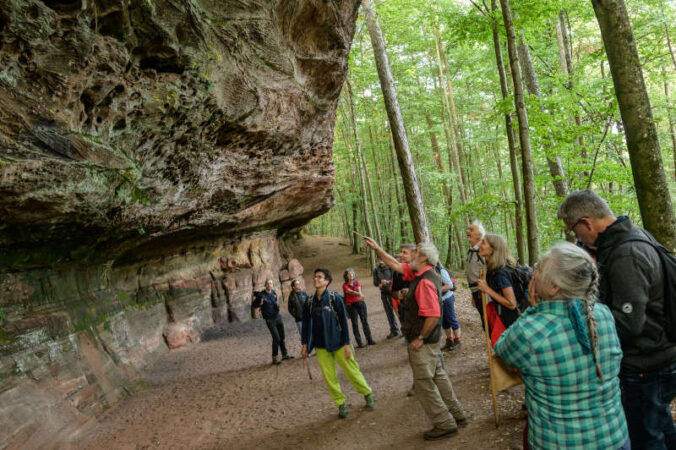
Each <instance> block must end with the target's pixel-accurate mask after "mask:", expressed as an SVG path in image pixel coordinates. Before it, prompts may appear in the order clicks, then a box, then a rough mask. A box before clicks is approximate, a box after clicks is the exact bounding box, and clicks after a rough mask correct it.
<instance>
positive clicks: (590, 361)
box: [495, 242, 631, 450]
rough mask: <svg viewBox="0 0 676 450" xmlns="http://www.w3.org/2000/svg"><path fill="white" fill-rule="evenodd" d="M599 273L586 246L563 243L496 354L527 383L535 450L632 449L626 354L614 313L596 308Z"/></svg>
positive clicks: (547, 258) (547, 259)
mask: <svg viewBox="0 0 676 450" xmlns="http://www.w3.org/2000/svg"><path fill="white" fill-rule="evenodd" d="M597 284H598V272H597V270H596V265H595V264H594V261H593V260H592V259H591V257H590V256H589V255H588V254H587V253H586V252H585V251H584V250H582V249H580V248H578V247H576V246H574V245H573V244H570V243H568V242H562V243H559V244H556V245H555V246H554V247H552V248H551V249H550V250H549V251H548V252H547V253H546V254H545V255H544V256H543V257H542V258H541V259H540V261H539V262H538V264H537V265H536V266H535V270H534V271H533V279H532V281H531V285H530V295H529V299H528V301H529V302H530V304H531V306H532V307H531V308H528V309H527V310H526V311H525V312H524V314H522V315H521V317H519V319H518V320H517V321H516V322H514V324H513V325H512V326H511V327H509V328H508V329H507V331H505V332H504V333H503V334H502V336H501V337H500V340H499V341H498V342H497V344H496V345H495V353H496V354H497V355H498V356H499V357H500V358H502V360H503V361H504V362H505V363H507V364H508V365H509V366H511V367H514V368H516V369H518V370H519V372H520V373H521V376H522V377H523V380H524V384H525V385H526V406H527V407H528V424H527V430H528V432H527V435H528V443H527V444H528V446H529V447H530V448H531V449H551V448H568V449H572V448H575V449H622V450H626V449H629V448H631V447H630V443H629V435H628V433H627V423H626V419H625V416H624V411H623V409H622V402H621V394H620V385H619V379H618V378H617V375H618V373H619V371H620V361H621V360H622V350H621V349H620V342H619V340H618V338H617V332H616V330H615V321H614V320H613V316H612V314H611V312H610V310H609V309H608V307H606V306H605V305H603V304H601V303H596V293H597Z"/></svg>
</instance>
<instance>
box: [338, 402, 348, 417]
mask: <svg viewBox="0 0 676 450" xmlns="http://www.w3.org/2000/svg"><path fill="white" fill-rule="evenodd" d="M338 417H340V418H341V419H345V418H346V417H347V403H343V404H342V405H339V406H338Z"/></svg>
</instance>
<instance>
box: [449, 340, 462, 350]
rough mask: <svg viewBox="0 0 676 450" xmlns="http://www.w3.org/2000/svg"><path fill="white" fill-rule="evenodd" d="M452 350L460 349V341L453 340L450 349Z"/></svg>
mask: <svg viewBox="0 0 676 450" xmlns="http://www.w3.org/2000/svg"><path fill="white" fill-rule="evenodd" d="M454 350H462V342H459V341H455V345H454V346H453V348H452V349H451V351H454Z"/></svg>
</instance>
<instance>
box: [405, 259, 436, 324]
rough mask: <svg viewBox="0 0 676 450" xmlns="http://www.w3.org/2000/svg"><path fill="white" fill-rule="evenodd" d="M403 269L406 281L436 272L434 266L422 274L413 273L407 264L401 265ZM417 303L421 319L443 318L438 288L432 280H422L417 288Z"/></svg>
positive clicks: (421, 272) (427, 268)
mask: <svg viewBox="0 0 676 450" xmlns="http://www.w3.org/2000/svg"><path fill="white" fill-rule="evenodd" d="M401 267H402V268H403V269H404V276H403V279H404V281H413V280H415V279H416V278H418V277H419V276H421V275H422V274H424V273H425V272H427V271H428V270H434V268H433V267H432V266H427V267H425V268H424V269H423V270H421V271H420V272H413V270H412V269H411V266H410V265H408V264H406V263H401ZM415 301H416V302H417V303H418V315H419V316H420V317H441V307H440V306H439V297H438V295H437V288H436V286H435V285H434V283H432V282H431V281H430V280H420V282H419V283H418V286H417V287H416V288H415Z"/></svg>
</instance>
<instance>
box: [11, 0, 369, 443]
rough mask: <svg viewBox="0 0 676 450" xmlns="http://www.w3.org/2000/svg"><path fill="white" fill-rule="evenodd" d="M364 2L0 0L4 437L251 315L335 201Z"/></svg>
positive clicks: (121, 387)
mask: <svg viewBox="0 0 676 450" xmlns="http://www.w3.org/2000/svg"><path fill="white" fill-rule="evenodd" d="M358 6H359V1H358V0H331V1H328V0H326V1H325V0H277V1H258V0H218V1H216V0H138V1H128V0H42V1H39V0H5V1H3V2H1V3H0V327H1V328H0V329H1V330H2V331H1V332H0V405H1V406H0V423H2V424H3V426H2V427H1V428H0V446H3V444H7V443H12V442H24V443H29V444H30V443H31V442H32V443H34V444H39V443H41V442H44V440H45V439H47V438H48V437H49V439H54V436H55V435H59V433H60V434H61V435H67V434H72V431H73V429H76V428H77V425H78V424H80V423H84V422H85V421H87V420H89V419H90V418H91V417H94V416H95V415H96V414H97V413H99V412H100V411H102V410H103V409H105V408H106V407H107V406H109V405H110V404H112V403H114V402H115V401H117V400H118V399H119V398H120V397H121V396H123V395H125V394H126V393H128V392H131V391H132V390H133V388H134V382H135V380H137V379H138V375H139V371H141V370H142V369H143V368H144V367H146V366H147V365H148V364H150V363H151V362H152V361H153V360H154V359H155V358H156V357H157V356H159V355H161V354H162V353H163V352H166V351H167V349H168V347H169V346H174V345H181V344H183V343H185V342H189V341H193V342H194V341H197V340H199V337H200V335H201V333H202V332H203V331H204V330H206V329H208V328H210V327H213V326H227V324H228V322H231V321H235V320H238V321H242V320H248V319H249V318H250V317H251V312H250V309H249V301H250V298H251V292H252V290H253V289H259V288H261V287H262V285H263V283H264V280H265V279H266V278H273V280H274V281H275V284H276V288H277V289H278V290H280V291H282V290H283V291H284V292H286V290H287V289H288V283H289V282H290V280H291V279H293V278H294V277H297V276H299V275H300V272H302V267H300V264H298V262H297V261H295V260H293V256H292V255H290V254H289V252H288V251H286V250H285V248H286V247H285V245H284V243H283V241H282V240H280V237H281V236H283V235H284V234H285V233H287V232H289V231H293V230H295V229H297V228H298V227H300V226H301V225H303V224H304V223H306V222H307V221H309V220H310V219H311V218H313V217H315V216H317V215H319V214H321V213H323V212H325V211H327V210H328V209H329V208H330V207H331V206H332V203H333V197H332V187H333V173H334V172H333V163H332V158H331V149H332V144H333V125H334V121H335V109H336V102H337V100H338V96H339V93H340V89H341V86H342V84H343V81H344V78H345V74H346V71H347V63H348V55H349V49H350V44H351V41H352V38H353V34H354V26H355V20H356V15H357V8H358Z"/></svg>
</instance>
